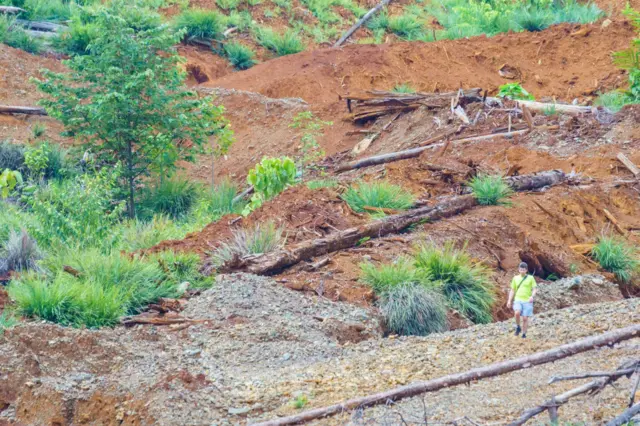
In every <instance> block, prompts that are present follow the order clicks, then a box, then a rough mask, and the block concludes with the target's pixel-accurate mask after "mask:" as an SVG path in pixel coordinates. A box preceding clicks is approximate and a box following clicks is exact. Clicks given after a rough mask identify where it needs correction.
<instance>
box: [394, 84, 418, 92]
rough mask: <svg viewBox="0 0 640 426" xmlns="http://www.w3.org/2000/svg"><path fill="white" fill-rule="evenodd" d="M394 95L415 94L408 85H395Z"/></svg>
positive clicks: (414, 90)
mask: <svg viewBox="0 0 640 426" xmlns="http://www.w3.org/2000/svg"><path fill="white" fill-rule="evenodd" d="M393 92H394V93H416V89H414V88H413V86H411V85H410V84H409V83H402V84H396V85H395V86H394V88H393Z"/></svg>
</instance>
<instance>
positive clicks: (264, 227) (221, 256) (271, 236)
mask: <svg viewBox="0 0 640 426" xmlns="http://www.w3.org/2000/svg"><path fill="white" fill-rule="evenodd" d="M283 245H284V238H283V236H282V229H280V228H278V227H276V225H275V224H274V223H273V222H266V223H263V224H259V225H256V226H255V227H253V228H251V229H240V230H238V231H235V232H234V233H233V237H232V239H231V241H229V242H226V243H223V244H222V245H220V247H218V248H217V249H216V250H215V251H214V252H213V253H212V255H211V261H212V264H213V265H215V266H221V265H223V264H224V263H226V262H229V261H231V260H233V259H236V258H241V257H243V256H247V255H249V254H264V253H271V252H273V251H276V250H277V249H279V248H280V247H282V246H283Z"/></svg>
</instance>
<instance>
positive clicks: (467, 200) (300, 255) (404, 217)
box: [221, 170, 566, 275]
mask: <svg viewBox="0 0 640 426" xmlns="http://www.w3.org/2000/svg"><path fill="white" fill-rule="evenodd" d="M565 180H566V175H565V174H564V173H563V172H561V171H558V170H553V171H549V172H543V173H539V174H536V175H522V176H516V177H513V178H510V179H509V180H508V182H509V184H510V185H511V187H512V188H513V189H514V190H515V191H528V190H531V189H535V188H542V187H546V186H551V185H556V184H559V183H562V182H564V181H565ZM345 205H346V204H345ZM477 205H478V202H477V200H476V199H475V198H474V197H473V196H472V195H462V196H456V197H451V198H449V199H447V200H445V201H442V202H441V203H438V204H436V205H433V206H425V207H420V208H416V209H412V210H408V211H406V212H402V213H399V214H396V215H391V216H386V217H384V218H382V219H379V220H375V221H372V222H368V223H365V224H363V225H360V226H359V227H354V228H349V229H345V230H342V231H338V232H334V233H332V234H329V235H327V236H326V237H323V238H318V239H316V240H308V241H303V242H301V243H299V244H297V245H295V246H293V247H291V248H289V249H283V250H279V251H276V252H273V253H267V254H261V255H250V256H245V257H242V258H235V259H232V260H231V261H229V262H227V263H225V264H224V265H223V267H222V268H221V270H223V271H238V270H241V271H247V272H251V273H254V274H258V275H271V274H274V273H277V272H279V271H281V270H283V269H285V268H288V267H290V266H293V265H295V264H297V263H299V262H301V261H304V260H307V259H311V258H314V257H318V256H323V255H326V254H328V253H332V252H335V251H338V250H343V249H347V248H350V247H353V246H355V245H356V244H357V243H358V242H359V241H360V240H362V239H363V238H380V237H383V236H385V235H388V234H394V233H398V232H400V231H402V230H403V229H406V228H407V227H408V226H410V225H413V224H415V223H419V222H423V221H435V220H439V219H442V218H447V217H451V216H454V215H456V214H459V213H461V212H463V211H465V210H468V209H470V208H473V207H475V206H477ZM347 208H348V205H347Z"/></svg>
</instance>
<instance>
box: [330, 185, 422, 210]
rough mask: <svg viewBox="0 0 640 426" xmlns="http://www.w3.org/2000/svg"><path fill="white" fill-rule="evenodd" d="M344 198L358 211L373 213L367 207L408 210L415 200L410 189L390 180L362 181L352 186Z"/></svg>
mask: <svg viewBox="0 0 640 426" xmlns="http://www.w3.org/2000/svg"><path fill="white" fill-rule="evenodd" d="M342 199H343V200H344V201H346V202H347V204H349V207H351V208H352V209H353V210H354V211H355V212H357V213H371V212H370V211H367V210H366V209H365V207H379V208H385V209H393V210H407V209H409V208H410V207H411V206H412V205H413V203H414V202H415V197H414V196H413V194H411V193H410V192H409V191H406V190H405V189H403V188H402V187H400V186H398V185H393V184H390V183H388V182H373V183H368V182H362V183H360V184H358V185H357V186H351V187H350V188H349V189H348V190H347V191H346V192H345V193H344V194H343V195H342Z"/></svg>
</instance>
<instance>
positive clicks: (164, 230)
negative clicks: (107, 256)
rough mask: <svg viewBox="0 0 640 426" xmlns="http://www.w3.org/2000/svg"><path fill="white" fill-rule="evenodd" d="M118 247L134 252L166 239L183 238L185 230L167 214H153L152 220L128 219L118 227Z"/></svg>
mask: <svg viewBox="0 0 640 426" xmlns="http://www.w3.org/2000/svg"><path fill="white" fill-rule="evenodd" d="M118 228H119V230H120V235H119V237H118V240H119V244H118V247H119V248H121V249H122V250H125V251H127V252H134V251H138V250H142V249H146V248H149V247H153V246H155V245H156V244H159V243H161V242H162V241H166V240H175V239H179V238H183V237H184V235H185V232H184V231H183V230H182V229H180V227H178V226H177V225H176V223H175V222H174V221H173V220H171V218H169V217H168V216H166V215H158V214H156V215H153V218H151V220H139V219H133V220H131V219H130V220H128V221H127V222H125V223H124V225H122V226H120V227H118Z"/></svg>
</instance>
